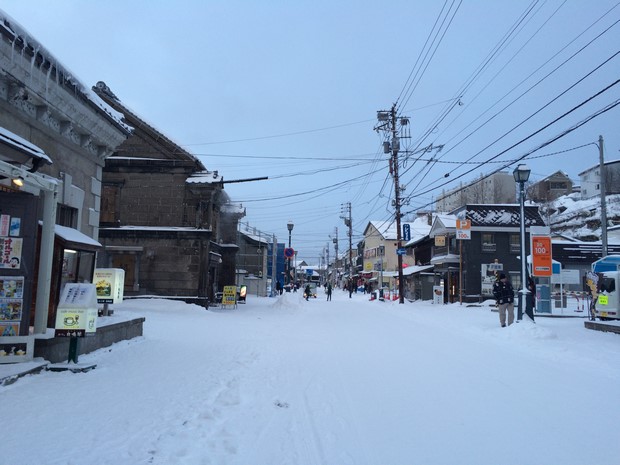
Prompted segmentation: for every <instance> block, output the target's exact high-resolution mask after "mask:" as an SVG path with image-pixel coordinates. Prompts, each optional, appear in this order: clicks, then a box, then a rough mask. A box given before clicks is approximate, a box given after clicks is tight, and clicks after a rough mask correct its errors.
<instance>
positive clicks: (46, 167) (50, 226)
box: [0, 10, 131, 334]
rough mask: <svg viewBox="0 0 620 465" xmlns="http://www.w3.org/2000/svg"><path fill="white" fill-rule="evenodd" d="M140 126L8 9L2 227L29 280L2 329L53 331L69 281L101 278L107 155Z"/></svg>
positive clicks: (3, 34) (3, 30) (2, 60)
mask: <svg viewBox="0 0 620 465" xmlns="http://www.w3.org/2000/svg"><path fill="white" fill-rule="evenodd" d="M130 132H131V128H130V127H129V126H127V125H126V124H125V123H123V122H122V115H120V114H119V113H118V112H116V111H114V110H113V109H112V108H111V107H110V106H108V105H106V104H105V103H104V102H103V101H102V100H101V99H100V98H99V97H97V96H96V95H95V94H94V93H93V92H91V91H90V89H89V88H88V87H86V86H84V85H83V84H82V83H81V82H80V81H79V80H78V79H77V78H76V77H75V76H74V74H73V73H71V72H70V71H69V70H67V69H66V68H65V67H64V66H63V65H62V64H61V63H59V62H58V61H57V60H56V59H55V57H54V56H53V55H52V54H51V53H50V52H49V51H48V50H47V49H46V48H45V47H44V46H43V45H42V44H40V43H39V42H38V41H37V40H36V39H34V38H33V37H32V36H31V35H30V34H29V33H28V32H27V31H26V30H25V29H23V28H22V27H21V26H20V25H19V24H17V23H16V22H15V21H14V20H13V19H12V18H10V17H9V16H8V15H7V14H5V13H4V12H2V11H1V10H0V134H1V136H0V177H1V180H0V184H1V186H0V191H1V192H0V214H1V215H2V222H3V224H9V225H10V231H9V230H8V229H7V230H5V229H4V228H2V230H1V231H0V236H2V237H3V238H2V241H3V243H4V244H7V243H13V244H17V243H19V244H20V252H19V253H20V254H21V257H20V258H21V259H20V260H19V262H18V263H19V265H17V266H15V267H7V266H5V265H2V268H3V269H2V273H0V274H1V275H2V276H5V277H7V276H8V277H11V279H12V280H13V281H16V282H19V283H20V286H21V285H22V284H23V289H24V292H23V294H20V297H19V298H18V299H17V300H19V310H18V311H16V312H15V316H19V318H16V319H15V321H11V322H7V324H5V325H3V328H2V329H1V330H0V334H4V333H5V331H8V332H9V333H13V334H14V333H19V334H28V332H29V326H30V325H33V327H34V333H35V334H40V333H45V332H46V329H47V328H53V327H54V323H55V316H56V310H57V305H58V299H59V294H60V291H61V289H62V287H63V286H64V285H65V284H66V283H81V282H88V281H90V280H91V279H92V275H93V269H94V265H95V253H96V251H97V250H98V249H100V248H101V245H100V244H99V242H98V241H97V238H98V230H99V214H100V204H101V180H102V172H103V166H104V164H105V158H106V157H107V156H108V155H110V154H112V153H113V151H114V150H115V148H116V146H117V145H119V144H120V143H121V142H122V141H123V140H125V139H126V138H127V137H128V135H129V134H130ZM12 180H15V181H20V183H21V184H22V185H21V186H17V184H13V182H12ZM9 268H10V269H9Z"/></svg>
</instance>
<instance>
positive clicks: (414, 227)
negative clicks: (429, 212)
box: [365, 217, 431, 240]
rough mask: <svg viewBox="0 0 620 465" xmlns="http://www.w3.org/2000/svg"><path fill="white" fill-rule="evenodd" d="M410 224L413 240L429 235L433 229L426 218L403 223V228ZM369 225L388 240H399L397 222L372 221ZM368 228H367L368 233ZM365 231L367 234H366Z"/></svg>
mask: <svg viewBox="0 0 620 465" xmlns="http://www.w3.org/2000/svg"><path fill="white" fill-rule="evenodd" d="M405 224H408V225H409V227H410V230H411V240H414V238H415V240H418V239H419V238H421V237H424V236H426V235H428V233H429V232H430V230H431V227H430V226H429V225H428V222H427V220H426V217H420V218H416V219H415V221H413V222H409V221H402V222H401V223H400V225H401V228H402V226H403V225H405ZM368 225H369V226H370V225H372V226H373V227H374V228H375V229H376V230H377V231H378V232H379V234H381V236H383V238H384V239H387V240H396V239H397V238H398V236H397V231H396V221H394V220H390V221H370V222H369V223H368ZM367 230H368V226H367V227H366V231H367ZM366 231H365V232H366Z"/></svg>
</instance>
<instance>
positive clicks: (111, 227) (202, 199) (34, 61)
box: [0, 11, 267, 342]
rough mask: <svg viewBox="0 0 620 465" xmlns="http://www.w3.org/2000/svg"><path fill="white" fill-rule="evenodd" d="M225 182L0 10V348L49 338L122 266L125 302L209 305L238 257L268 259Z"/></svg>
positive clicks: (230, 279)
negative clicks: (64, 295)
mask: <svg viewBox="0 0 620 465" xmlns="http://www.w3.org/2000/svg"><path fill="white" fill-rule="evenodd" d="M225 183H226V181H225V180H224V178H223V177H222V176H221V175H220V174H219V173H218V171H217V170H214V169H208V168H207V167H206V166H205V165H204V164H203V162H202V161H201V160H199V159H198V158H196V157H195V156H193V155H192V154H191V153H189V152H187V151H186V150H185V149H183V148H182V147H180V146H179V145H178V144H176V143H175V142H173V141H172V140H170V138H168V137H167V136H166V135H165V134H164V133H162V132H161V131H159V130H158V129H156V128H154V127H153V126H152V125H150V124H148V123H147V122H146V121H145V120H144V119H143V118H141V117H140V116H138V115H137V114H136V113H135V112H134V111H132V110H131V109H130V108H128V107H127V106H126V105H125V104H124V103H123V102H122V101H121V99H119V98H118V97H117V96H116V95H115V94H114V92H113V91H112V90H111V89H110V88H109V87H108V86H107V85H106V84H105V83H103V82H98V83H96V85H94V86H92V87H89V86H86V85H84V84H83V83H82V82H81V81H80V80H79V79H78V78H77V77H76V76H75V75H74V74H73V73H71V72H70V70H68V69H67V68H66V67H65V66H63V65H62V64H61V63H60V62H59V61H58V60H57V59H56V58H55V57H54V55H53V54H52V53H51V52H50V51H49V50H47V49H46V47H45V46H44V45H43V44H41V43H39V42H38V41H37V40H36V39H34V38H33V37H32V36H31V35H30V34H29V33H28V31H26V30H25V29H24V28H23V27H22V26H20V25H19V24H18V23H16V22H15V21H14V20H13V19H12V18H11V17H10V16H8V15H7V14H5V13H4V12H2V11H0V241H1V243H0V245H1V246H2V259H1V260H0V268H2V270H1V271H0V309H1V312H0V337H11V336H26V335H28V334H29V333H33V332H34V334H35V335H36V334H41V335H44V334H46V333H47V330H48V328H54V324H55V318H56V313H57V307H58V302H59V297H60V294H61V291H62V289H63V287H64V286H65V284H67V283H84V282H92V281H93V271H94V269H95V268H122V269H123V270H124V271H125V283H124V291H125V295H126V296H129V297H131V296H150V295H156V296H165V297H171V298H178V299H183V300H185V301H188V302H195V303H198V304H201V305H206V304H207V302H208V301H209V300H214V298H215V296H216V295H217V293H218V292H220V291H221V290H222V288H223V286H225V285H231V284H235V283H236V280H237V274H238V273H240V271H239V269H238V263H237V260H238V258H239V255H242V254H246V253H247V250H249V249H253V253H254V254H255V257H256V258H258V260H256V262H257V263H266V261H265V260H264V258H263V256H262V255H261V254H264V256H265V257H266V256H267V247H263V246H264V245H265V244H266V240H265V239H264V238H259V239H258V240H255V238H253V237H252V235H251V234H245V233H244V234H240V229H239V227H238V223H239V220H240V219H241V218H243V217H244V216H245V210H244V208H243V207H242V206H241V205H240V204H235V203H234V202H232V201H231V199H230V198H229V197H228V195H227V193H226V191H225V189H224V186H225ZM240 237H241V242H243V247H240V246H239V242H240ZM252 244H258V245H259V247H258V248H257V247H254V246H253V245H252ZM257 249H258V250H259V251H260V253H257V252H256V250H257ZM253 266H254V265H253ZM243 273H244V274H245V272H243ZM253 273H254V271H253ZM256 275H257V278H258V279H263V278H266V275H267V269H265V270H260V272H259V271H256ZM259 276H260V277H259ZM0 342H2V341H0Z"/></svg>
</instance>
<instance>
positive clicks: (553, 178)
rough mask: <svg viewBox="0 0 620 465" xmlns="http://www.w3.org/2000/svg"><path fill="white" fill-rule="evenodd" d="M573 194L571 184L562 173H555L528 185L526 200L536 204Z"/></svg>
mask: <svg viewBox="0 0 620 465" xmlns="http://www.w3.org/2000/svg"><path fill="white" fill-rule="evenodd" d="M572 192H573V182H572V181H571V179H570V178H569V177H568V175H567V174H566V173H565V172H564V171H556V172H555V173H553V174H552V175H550V176H547V177H546V178H544V179H541V180H540V181H538V182H536V183H534V184H532V185H530V186H529V187H528V188H527V198H528V199H530V200H532V201H534V202H537V203H542V202H551V201H553V200H555V199H557V198H559V197H562V196H563V195H568V194H570V193H572Z"/></svg>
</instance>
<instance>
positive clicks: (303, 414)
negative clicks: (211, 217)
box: [0, 288, 620, 465]
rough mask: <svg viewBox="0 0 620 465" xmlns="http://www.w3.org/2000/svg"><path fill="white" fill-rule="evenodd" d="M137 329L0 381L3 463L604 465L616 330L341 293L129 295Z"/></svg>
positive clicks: (118, 310) (615, 449)
mask: <svg viewBox="0 0 620 465" xmlns="http://www.w3.org/2000/svg"><path fill="white" fill-rule="evenodd" d="M114 309H115V314H114V315H113V316H112V317H109V318H111V319H121V318H127V317H128V316H132V317H135V316H139V315H140V316H145V317H146V323H145V329H144V336H143V337H141V338H137V339H134V340H131V341H126V342H123V343H119V344H116V345H114V346H112V347H110V348H107V349H102V350H100V351H98V352H96V353H93V354H89V355H82V356H80V362H92V363H96V364H97V368H96V369H94V370H92V371H90V372H87V373H77V374H74V373H70V372H60V373H56V372H42V373H41V374H37V375H32V376H27V377H24V378H21V379H19V380H18V381H17V382H16V383H14V384H12V385H9V386H4V387H0V397H1V398H2V405H3V407H4V412H3V413H4V415H5V416H6V417H7V418H11V419H14V421H13V422H12V424H13V425H15V427H12V428H8V429H5V430H4V431H3V440H2V444H3V447H2V452H1V454H0V457H2V460H1V461H0V462H2V463H7V464H9V463H10V464H12V465H33V464H45V465H47V464H50V465H51V464H62V465H68V464H72V465H78V464H79V465H83V464H89V465H96V464H102V465H103V464H114V465H134V464H162V465H163V464H165V465H168V464H188V465H194V464H196V465H198V464H200V465H202V464H239V465H276V464H282V465H315V464H316V465H319V464H320V465H346V464H356V465H357V464H359V465H434V464H437V465H439V464H442V465H454V464H459V465H529V464H531V465H534V464H536V465H555V464H561V465H584V464H596V465H612V464H613V465H615V464H617V463H618V457H620V440H619V439H620V432H619V431H620V423H619V421H618V418H619V412H620V396H618V394H617V390H618V387H619V386H620V336H618V335H615V334H610V333H601V332H596V331H591V330H587V329H585V328H584V324H583V322H584V320H583V319H581V318H563V319H560V318H538V319H537V322H536V324H532V323H530V322H526V321H523V322H521V323H519V324H515V325H513V326H510V327H508V328H500V327H499V320H498V315H497V313H495V312H492V311H491V310H490V307H489V306H488V305H485V306H483V307H467V306H465V305H463V306H460V305H458V304H455V305H446V306H437V305H432V304H431V303H406V304H404V305H399V304H398V303H392V302H379V301H373V302H371V301H369V300H368V296H367V295H363V294H354V295H353V297H352V298H351V299H349V297H348V294H346V293H344V292H343V291H341V290H338V289H337V290H335V292H334V297H333V301H332V302H326V301H325V295H324V293H323V289H322V288H320V289H319V298H318V299H314V300H311V301H309V302H306V301H304V300H302V299H301V295H300V294H299V293H291V294H285V295H284V296H282V297H279V298H257V297H253V296H250V297H248V302H247V304H245V305H244V304H240V305H239V307H238V308H237V309H222V308H214V309H209V310H205V309H204V308H201V307H198V306H193V305H186V304H183V303H178V302H172V301H161V300H129V301H125V302H124V303H123V304H121V305H116V306H114Z"/></svg>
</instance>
